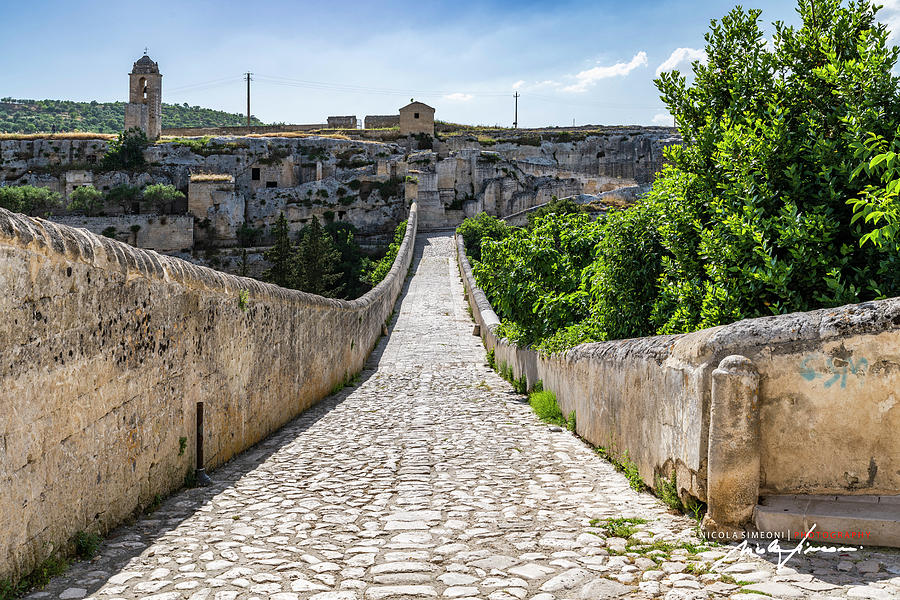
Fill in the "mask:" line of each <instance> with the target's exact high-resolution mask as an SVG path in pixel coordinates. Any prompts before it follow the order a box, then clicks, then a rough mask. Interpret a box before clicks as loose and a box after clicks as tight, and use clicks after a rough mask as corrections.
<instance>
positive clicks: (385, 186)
mask: <svg viewBox="0 0 900 600" xmlns="http://www.w3.org/2000/svg"><path fill="white" fill-rule="evenodd" d="M402 183H403V180H402V179H400V178H399V177H391V178H390V179H387V180H386V181H380V182H378V183H376V184H375V189H376V190H378V193H379V194H381V197H382V198H383V199H385V200H387V199H388V198H399V197H400V193H401V190H402V187H401V184H402Z"/></svg>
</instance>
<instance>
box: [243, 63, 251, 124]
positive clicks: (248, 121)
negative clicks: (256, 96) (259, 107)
mask: <svg viewBox="0 0 900 600" xmlns="http://www.w3.org/2000/svg"><path fill="white" fill-rule="evenodd" d="M244 75H246V77H247V127H250V76H251V75H253V73H251V72H250V71H247V72H246V73H244Z"/></svg>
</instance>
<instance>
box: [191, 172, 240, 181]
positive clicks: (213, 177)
mask: <svg viewBox="0 0 900 600" xmlns="http://www.w3.org/2000/svg"><path fill="white" fill-rule="evenodd" d="M191 181H199V182H203V181H234V177H232V176H231V175H228V174H226V173H191Z"/></svg>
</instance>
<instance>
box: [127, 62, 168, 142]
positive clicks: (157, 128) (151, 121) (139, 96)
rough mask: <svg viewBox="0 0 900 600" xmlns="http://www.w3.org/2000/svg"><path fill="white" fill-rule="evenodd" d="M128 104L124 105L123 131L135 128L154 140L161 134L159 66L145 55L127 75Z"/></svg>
mask: <svg viewBox="0 0 900 600" xmlns="http://www.w3.org/2000/svg"><path fill="white" fill-rule="evenodd" d="M128 77H129V85H128V104H126V105H125V129H126V130H128V129H131V128H133V127H137V128H138V129H140V130H141V131H143V132H144V133H146V134H147V138H148V139H151V140H155V139H157V138H158V137H159V135H160V133H161V132H162V75H160V74H159V65H157V64H156V63H155V62H153V61H152V60H150V57H149V56H147V55H146V54H145V55H144V56H142V57H141V58H139V59H138V60H137V62H135V63H134V66H133V67H132V69H131V73H130V74H129V75H128Z"/></svg>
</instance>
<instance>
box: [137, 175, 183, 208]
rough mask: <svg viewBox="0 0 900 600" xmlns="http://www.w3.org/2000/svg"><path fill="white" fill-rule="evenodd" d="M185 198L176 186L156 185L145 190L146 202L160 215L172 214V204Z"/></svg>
mask: <svg viewBox="0 0 900 600" xmlns="http://www.w3.org/2000/svg"><path fill="white" fill-rule="evenodd" d="M182 198H184V194H182V193H181V192H179V191H178V190H177V189H175V186H174V185H169V184H166V183H154V184H153V185H148V186H147V187H145V188H144V201H145V202H148V203H149V204H150V205H151V206H153V207H154V208H155V209H156V210H157V211H158V212H160V213H163V214H165V213H170V212H172V203H173V202H175V201H176V200H180V199H182Z"/></svg>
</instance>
